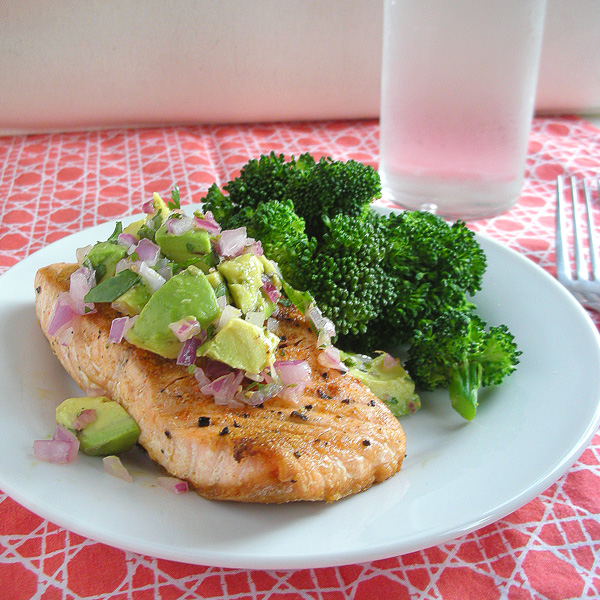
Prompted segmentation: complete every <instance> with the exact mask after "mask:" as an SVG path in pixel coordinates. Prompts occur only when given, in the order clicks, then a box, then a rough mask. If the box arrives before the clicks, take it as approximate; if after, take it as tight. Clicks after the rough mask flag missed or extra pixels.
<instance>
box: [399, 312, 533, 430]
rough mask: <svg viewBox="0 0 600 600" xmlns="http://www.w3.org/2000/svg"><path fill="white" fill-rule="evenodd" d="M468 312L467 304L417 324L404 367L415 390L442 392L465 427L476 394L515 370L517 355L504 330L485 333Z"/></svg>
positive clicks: (514, 346) (503, 326)
mask: <svg viewBox="0 0 600 600" xmlns="http://www.w3.org/2000/svg"><path fill="white" fill-rule="evenodd" d="M472 309H473V305H472V304H470V303H466V304H465V305H464V307H461V308H458V309H455V310H451V311H447V312H444V313H442V314H441V315H439V317H438V318H437V319H436V320H435V321H427V322H423V323H421V328H420V329H419V330H418V331H417V332H415V334H414V336H413V338H412V340H411V345H410V348H409V350H408V359H407V361H406V369H407V371H408V372H409V373H410V375H411V377H412V378H413V380H414V381H415V383H416V385H417V386H418V387H419V388H420V389H422V390H434V389H437V388H440V387H441V388H447V389H448V392H449V395H450V401H451V403H452V406H453V407H454V409H455V410H456V411H457V412H458V413H459V414H460V415H461V416H462V417H464V418H465V419H467V420H469V421H470V420H471V419H473V417H474V416H475V411H476V409H477V404H478V392H479V389H480V388H482V387H488V386H491V385H497V384H499V383H501V382H502V380H503V379H504V377H506V376H507V375H510V374H511V373H512V372H513V371H514V370H515V368H516V366H517V365H518V363H519V356H520V354H521V352H520V351H519V350H518V349H517V346H516V343H515V341H514V337H513V335H512V334H511V333H510V332H509V331H508V328H507V327H506V326H505V325H499V326H495V327H490V328H489V329H486V324H485V322H484V321H483V320H482V319H481V317H479V316H477V315H476V314H474V313H473V312H472Z"/></svg>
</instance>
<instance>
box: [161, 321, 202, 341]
mask: <svg viewBox="0 0 600 600" xmlns="http://www.w3.org/2000/svg"><path fill="white" fill-rule="evenodd" d="M169 329H170V330H171V331H172V332H173V333H174V334H175V337H176V338H177V339H178V340H179V341H180V342H185V341H186V340H189V339H190V338H191V337H194V336H195V335H198V334H199V333H200V332H201V331H202V326H201V325H200V323H198V321H197V320H196V319H195V318H194V317H185V318H183V319H180V320H179V321H175V322H174V323H169Z"/></svg>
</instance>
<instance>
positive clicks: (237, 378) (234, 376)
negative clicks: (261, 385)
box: [200, 371, 244, 407]
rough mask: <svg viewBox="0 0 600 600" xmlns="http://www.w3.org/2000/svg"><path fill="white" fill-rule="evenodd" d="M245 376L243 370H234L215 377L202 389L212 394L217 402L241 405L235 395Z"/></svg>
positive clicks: (232, 405) (226, 404)
mask: <svg viewBox="0 0 600 600" xmlns="http://www.w3.org/2000/svg"><path fill="white" fill-rule="evenodd" d="M243 378H244V373H243V371H237V372H235V371H232V372H231V373H229V374H227V375H223V376H222V377H219V378H218V379H215V380H214V381H212V382H211V383H210V384H208V385H205V386H202V387H201V388H200V391H201V392H202V393H203V394H205V395H206V396H212V398H213V401H214V403H215V404H219V405H221V406H230V407H237V406H240V403H239V401H237V400H236V399H235V398H234V396H235V394H236V392H237V389H238V387H239V385H240V383H241V382H242V379H243Z"/></svg>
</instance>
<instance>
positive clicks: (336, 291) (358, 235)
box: [296, 214, 394, 347]
mask: <svg viewBox="0 0 600 600" xmlns="http://www.w3.org/2000/svg"><path fill="white" fill-rule="evenodd" d="M385 252H386V238H385V234H384V229H383V227H381V226H380V225H379V222H378V221H375V220H372V219H369V218H362V219H360V218H359V219H357V218H355V217H352V216H349V215H345V214H338V215H337V216H335V217H334V218H333V219H331V220H330V221H329V220H328V221H327V228H326V233H325V235H324V236H323V238H322V239H321V240H319V243H318V245H317V247H316V249H315V251H314V253H313V255H312V257H311V259H310V260H309V261H308V262H307V264H306V265H305V272H304V274H303V282H304V283H305V285H306V289H308V290H309V291H310V293H311V294H312V295H313V297H314V298H315V300H316V302H317V305H318V306H319V308H320V309H321V311H322V312H323V314H324V315H325V316H327V317H329V318H330V319H331V320H332V321H333V322H334V323H335V326H336V331H337V334H338V336H339V340H340V341H341V340H343V339H344V338H347V339H348V340H350V338H352V339H355V338H360V337H361V336H364V335H366V332H367V329H368V326H369V323H370V322H371V321H373V320H374V319H376V318H377V317H378V315H379V314H380V313H381V311H382V310H383V308H384V307H385V306H386V304H388V303H389V302H391V300H392V297H393V295H394V289H393V285H392V284H393V282H392V281H391V280H390V279H389V277H388V276H387V274H386V272H385V270H384V268H383V258H384V256H385ZM298 283H300V282H296V286H297V285H298ZM363 347H364V346H363Z"/></svg>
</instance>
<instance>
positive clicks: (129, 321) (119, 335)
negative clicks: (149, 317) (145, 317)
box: [108, 317, 135, 344]
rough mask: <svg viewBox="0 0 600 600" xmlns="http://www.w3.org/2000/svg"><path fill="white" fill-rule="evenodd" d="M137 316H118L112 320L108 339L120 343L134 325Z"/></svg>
mask: <svg viewBox="0 0 600 600" xmlns="http://www.w3.org/2000/svg"><path fill="white" fill-rule="evenodd" d="M134 323H135V318H133V317H117V318H116V319H113V320H112V323H111V324H110V332H109V334H108V339H109V341H111V342H112V343H113V344H118V343H119V342H120V341H121V340H122V339H123V338H124V337H125V334H126V333H127V332H128V331H129V330H130V329H131V328H132V327H133V324H134Z"/></svg>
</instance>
